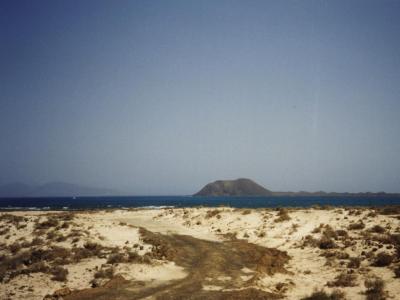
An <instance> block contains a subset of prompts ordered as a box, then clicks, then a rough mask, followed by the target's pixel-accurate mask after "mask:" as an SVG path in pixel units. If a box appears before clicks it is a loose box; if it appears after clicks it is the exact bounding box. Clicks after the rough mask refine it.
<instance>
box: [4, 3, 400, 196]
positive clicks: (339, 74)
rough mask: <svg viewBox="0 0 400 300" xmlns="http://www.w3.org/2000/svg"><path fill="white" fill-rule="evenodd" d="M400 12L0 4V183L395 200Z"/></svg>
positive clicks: (280, 6)
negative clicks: (374, 195) (259, 188)
mask: <svg viewBox="0 0 400 300" xmlns="http://www.w3.org/2000/svg"><path fill="white" fill-rule="evenodd" d="M399 32H400V2H399V1H219V0H218V1H1V3H0V66H1V68H0V136H1V140H2V142H1V147H0V166H1V167H0V170H1V171H0V184H5V183H9V182H14V181H22V182H26V183H31V184H39V183H43V182H47V181H55V180H56V181H67V182H73V183H80V184H84V185H91V186H103V187H109V188H114V189H117V190H120V191H122V192H124V193H129V194H191V193H193V192H195V191H197V190H198V189H199V188H201V186H202V185H203V184H205V183H207V182H209V181H213V180H216V179H231V178H238V177H248V178H252V179H254V180H256V181H257V182H259V183H260V184H262V185H264V186H266V187H267V188H270V189H272V190H295V191H296V190H310V191H313V190H326V191H350V192H355V191H380V190H384V191H387V192H395V191H396V192H400V175H399V174H400V159H399V153H400V139H399V136H400V134H399V133H400V118H399V113H400V98H399V97H400V38H399Z"/></svg>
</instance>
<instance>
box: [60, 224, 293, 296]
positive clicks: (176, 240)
mask: <svg viewBox="0 0 400 300" xmlns="http://www.w3.org/2000/svg"><path fill="white" fill-rule="evenodd" d="M141 234H142V236H143V239H144V240H145V242H146V243H150V244H152V245H153V246H154V249H155V253H156V255H158V256H159V257H161V256H164V258H167V259H169V260H172V261H174V262H175V263H176V264H177V265H179V266H182V267H184V268H185V269H186V271H187V272H188V276H186V277H185V278H184V279H181V280H175V281H170V282H169V283H168V284H158V285H157V284H154V283H148V282H146V283H145V282H134V281H126V280H124V279H123V278H121V277H118V276H117V277H116V278H114V279H112V280H111V281H110V282H109V283H108V284H106V286H103V287H99V288H92V289H85V290H81V291H78V292H73V293H72V294H70V295H69V296H68V297H66V298H65V299H66V300H84V299H107V300H109V299H121V300H125V299H142V298H147V297H149V298H147V299H249V298H250V299H276V298H279V295H277V294H272V293H267V292H264V291H261V290H258V289H255V288H252V287H251V286H252V283H254V281H255V280H256V279H257V277H258V276H259V275H260V274H269V275H272V274H274V273H276V272H286V270H285V269H284V264H285V263H286V262H287V261H288V260H289V257H288V255H287V254H286V253H285V252H282V251H279V250H276V249H269V248H264V247H261V246H258V245H255V244H251V243H248V242H246V241H244V240H231V241H224V242H212V241H205V240H200V239H196V238H194V237H191V236H185V235H162V234H158V233H152V232H150V231H147V230H145V229H141ZM243 268H248V269H251V270H253V271H254V272H253V273H250V274H251V275H253V277H252V278H250V279H249V280H247V281H244V280H243V279H242V277H241V276H245V275H247V276H248V275H249V273H245V272H244V271H243ZM207 285H212V286H217V287H219V289H221V290H204V289H203V286H207ZM224 289H234V290H235V289H240V290H239V291H238V290H236V291H233V292H232V291H223V290H224Z"/></svg>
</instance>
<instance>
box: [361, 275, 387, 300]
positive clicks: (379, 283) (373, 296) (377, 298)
mask: <svg viewBox="0 0 400 300" xmlns="http://www.w3.org/2000/svg"><path fill="white" fill-rule="evenodd" d="M364 285H365V287H366V288H367V290H366V292H365V294H366V296H367V300H383V299H385V298H386V297H385V292H384V290H383V289H384V287H385V283H384V282H383V280H382V279H380V278H368V279H366V280H365V282H364Z"/></svg>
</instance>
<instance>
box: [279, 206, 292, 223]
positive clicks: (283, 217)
mask: <svg viewBox="0 0 400 300" xmlns="http://www.w3.org/2000/svg"><path fill="white" fill-rule="evenodd" d="M277 216H278V218H276V219H275V222H284V221H289V220H290V219H291V218H290V216H289V213H288V210H287V209H286V208H280V209H279V211H278V215H277Z"/></svg>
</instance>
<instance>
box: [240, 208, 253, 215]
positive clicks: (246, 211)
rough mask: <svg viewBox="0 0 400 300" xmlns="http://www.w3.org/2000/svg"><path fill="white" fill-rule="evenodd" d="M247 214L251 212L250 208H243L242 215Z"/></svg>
mask: <svg viewBox="0 0 400 300" xmlns="http://www.w3.org/2000/svg"><path fill="white" fill-rule="evenodd" d="M249 214H251V210H250V209H245V210H244V211H243V212H242V215H249Z"/></svg>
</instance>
